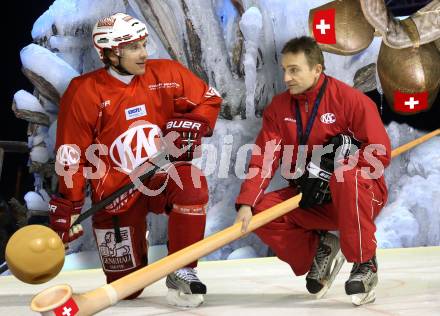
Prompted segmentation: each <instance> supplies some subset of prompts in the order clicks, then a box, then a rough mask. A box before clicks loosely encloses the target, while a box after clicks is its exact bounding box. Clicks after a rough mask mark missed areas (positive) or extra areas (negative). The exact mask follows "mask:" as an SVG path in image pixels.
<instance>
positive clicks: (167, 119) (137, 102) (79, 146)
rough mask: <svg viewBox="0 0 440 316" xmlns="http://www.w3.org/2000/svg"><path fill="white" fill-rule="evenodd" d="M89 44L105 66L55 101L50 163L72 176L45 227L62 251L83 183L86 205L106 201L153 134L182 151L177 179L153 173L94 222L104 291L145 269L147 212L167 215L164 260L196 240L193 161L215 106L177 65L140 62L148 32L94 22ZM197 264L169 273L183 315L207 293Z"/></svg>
mask: <svg viewBox="0 0 440 316" xmlns="http://www.w3.org/2000/svg"><path fill="white" fill-rule="evenodd" d="M92 36H93V44H94V47H95V48H96V51H97V52H98V54H99V56H100V58H101V60H102V61H103V63H104V64H105V67H104V68H101V69H98V70H96V71H93V72H90V73H87V74H84V75H82V76H79V77H77V78H74V79H73V80H72V81H71V83H70V85H69V87H68V89H67V91H66V92H65V94H64V95H63V97H62V100H61V104H60V112H59V116H58V131H57V144H56V148H57V163H60V164H62V165H63V168H64V169H69V170H70V169H73V170H76V172H74V173H73V175H71V174H70V173H69V174H68V175H69V176H71V180H72V181H71V183H70V184H69V179H68V176H67V175H60V177H59V194H60V196H59V197H54V198H53V199H52V200H51V201H50V210H51V212H50V224H51V226H52V228H53V229H54V230H55V231H57V232H58V233H59V235H60V236H61V237H62V239H63V241H64V242H65V243H68V242H71V241H73V240H74V239H76V238H78V237H79V236H80V235H82V228H81V227H79V226H75V227H73V228H72V229H70V225H71V224H72V223H73V221H74V220H75V218H77V216H78V215H79V214H80V211H81V208H82V206H83V201H84V197H85V188H86V175H88V178H92V179H91V180H90V184H91V192H92V201H93V202H98V201H100V200H102V199H103V198H105V197H107V196H109V195H110V194H111V193H113V192H115V191H116V190H117V189H118V188H120V187H122V186H124V185H126V184H127V183H129V181H130V177H129V174H130V173H131V172H132V171H133V170H134V169H135V168H136V167H137V166H139V165H141V164H142V163H144V162H145V161H147V160H148V159H149V158H151V156H153V155H154V154H155V153H157V151H158V148H157V147H156V143H155V141H154V139H156V138H157V137H158V135H159V134H160V133H161V131H162V132H163V134H165V135H166V134H168V133H171V132H174V133H178V134H177V135H178V137H177V139H175V144H176V146H177V147H178V148H180V149H182V150H185V152H184V153H183V154H181V155H180V156H176V157H174V160H175V163H174V167H175V170H176V171H177V174H178V179H177V180H176V179H175V177H169V174H168V173H166V172H158V173H156V174H155V175H154V176H153V177H152V178H150V179H149V180H148V181H147V183H145V187H146V188H148V189H149V190H150V191H151V192H153V193H152V194H151V195H150V196H147V195H144V194H142V193H141V192H139V191H138V190H131V191H129V192H128V193H127V194H124V195H122V196H121V197H119V198H118V199H116V200H115V202H114V203H112V204H111V205H110V206H109V207H107V208H106V209H105V210H102V211H100V212H98V213H96V214H95V215H94V216H93V218H92V223H93V230H94V236H95V239H96V243H97V245H98V249H99V252H100V257H101V261H102V268H103V271H104V273H105V275H106V278H107V282H108V283H109V282H112V281H114V280H116V279H118V278H121V277H122V276H124V275H127V274H129V273H131V272H133V271H135V270H138V269H140V268H142V267H144V266H146V265H147V242H146V238H145V236H146V215H147V212H154V213H166V214H168V216H169V223H168V250H169V253H170V254H171V253H174V252H176V251H178V250H180V249H182V248H184V247H186V246H188V245H190V244H193V243H194V242H197V241H199V240H201V239H203V236H204V229H205V222H206V205H207V203H208V187H207V183H206V179H205V177H204V175H203V174H202V171H201V170H199V169H197V168H196V167H195V166H194V165H192V164H191V160H192V159H193V156H194V154H195V152H194V148H195V146H197V145H200V143H201V138H202V137H203V136H210V135H211V134H212V132H213V129H214V125H215V122H216V119H217V116H218V113H219V110H220V105H221V102H222V99H221V97H220V96H219V95H218V93H217V92H216V90H215V89H214V88H211V87H209V86H207V85H206V84H205V83H204V82H203V81H202V80H201V79H199V78H198V77H196V76H195V75H194V74H193V73H191V72H190V71H189V70H188V69H186V68H185V67H183V66H182V65H181V64H179V63H178V62H176V61H172V60H161V59H157V60H147V51H146V43H147V41H148V31H147V27H146V25H145V24H144V23H142V22H141V21H139V20H137V19H135V18H133V17H131V16H129V15H127V14H123V13H117V14H114V15H112V16H110V17H107V18H104V19H101V20H99V21H98V22H97V23H96V25H95V27H94V29H93V34H92ZM91 144H97V145H94V146H95V147H93V146H92V147H90V145H91ZM187 145H189V146H187ZM97 155H98V156H97ZM93 158H94V159H95V162H94V160H93ZM75 168H76V169H75ZM66 172H67V171H66ZM193 179H198V181H193ZM179 182H181V186H180V185H179ZM196 266H197V262H193V263H191V264H189V265H188V266H187V267H184V268H182V269H179V270H177V271H175V272H174V273H172V274H170V275H168V277H167V280H166V285H167V287H168V288H169V289H170V290H169V294H168V296H167V298H168V301H169V302H170V303H171V304H173V305H177V306H186V307H190V306H197V305H199V304H200V303H202V302H203V294H205V293H206V286H205V285H204V284H203V283H202V282H201V281H200V280H199V278H198V277H197V274H196V270H195V269H194V268H195V267H196ZM141 292H142V290H141V291H138V292H137V293H134V294H133V295H131V296H129V297H127V299H133V298H135V297H137V296H139V295H140V294H141Z"/></svg>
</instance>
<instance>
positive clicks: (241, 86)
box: [14, 0, 440, 259]
mask: <svg viewBox="0 0 440 316" xmlns="http://www.w3.org/2000/svg"><path fill="white" fill-rule="evenodd" d="M326 2H328V1H318V0H317V1H302V0H301V1H300V0H295V1H294V0H289V1H287V0H244V1H243V2H242V3H243V8H242V9H243V10H242V11H241V12H239V11H238V10H237V8H236V7H234V5H233V4H232V2H231V1H229V0H211V1H209V0H161V1H148V0H125V1H123V0H56V1H54V3H53V5H52V6H51V7H50V8H49V9H48V10H47V11H46V12H45V13H44V14H43V15H42V16H41V17H40V18H39V19H38V20H37V21H36V22H35V24H34V28H33V30H32V36H33V38H34V40H35V42H36V43H37V44H38V45H35V44H31V45H29V46H28V47H26V48H25V49H23V51H22V52H21V58H22V63H23V65H24V67H25V68H27V69H29V70H30V72H29V73H30V74H31V76H30V77H31V78H32V79H33V83H34V85H35V86H36V87H37V89H36V90H35V91H34V92H33V95H31V94H29V93H25V92H24V91H19V93H17V94H16V96H15V98H14V101H15V103H16V106H17V109H18V110H21V111H23V112H26V111H31V112H32V113H34V115H33V116H31V119H30V120H33V121H34V123H36V124H37V125H34V129H33V130H32V132H33V134H32V136H31V137H30V139H29V143H30V146H31V147H34V148H36V149H35V150H34V149H33V151H34V155H33V157H32V164H35V165H36V167H35V168H36V170H37V171H38V172H39V173H37V174H36V182H35V184H36V191H37V192H39V195H38V194H34V193H29V194H28V196H27V201H29V202H28V207H29V208H31V207H30V206H32V205H34V206H32V207H37V206H38V207H39V208H41V207H42V205H44V204H47V199H48V196H47V194H45V191H44V190H42V188H43V186H45V187H48V184H47V183H44V181H43V178H42V177H41V176H39V174H41V173H42V172H43V171H44V168H42V166H44V164H45V163H47V162H48V161H49V162H50V160H51V159H52V160H53V153H52V150H53V144H54V135H55V130H56V113H57V104H58V103H57V102H58V101H59V97H60V95H62V93H63V92H64V90H65V88H66V81H69V80H70V79H71V78H72V77H74V76H76V75H77V74H82V73H85V72H88V71H90V70H93V69H96V68H98V67H101V66H102V65H101V63H100V61H99V59H98V56H97V55H96V53H95V51H94V49H93V47H92V45H91V36H90V35H91V29H92V27H93V24H94V23H95V21H96V20H97V19H98V18H100V17H103V16H108V15H110V14H112V13H115V12H127V13H129V14H132V15H134V16H136V17H137V18H139V19H141V20H144V21H147V23H148V25H149V31H150V39H151V41H150V43H149V47H148V50H149V54H150V58H176V59H178V60H179V61H180V62H182V63H183V64H185V65H186V66H188V67H189V68H190V69H192V70H193V71H194V72H195V73H197V74H198V75H199V76H200V77H202V78H204V79H205V80H206V81H209V83H210V85H212V86H214V87H216V88H217V89H218V90H219V91H220V93H221V94H222V96H223V97H224V99H225V102H224V105H223V108H222V112H221V117H222V118H221V119H220V120H219V121H218V124H217V127H216V129H215V133H214V136H213V137H211V138H207V139H205V145H206V149H205V150H210V151H215V152H216V157H215V159H214V158H212V156H210V158H209V159H207V158H206V156H205V157H204V158H202V159H200V160H199V161H197V162H196V163H197V164H198V165H199V166H201V167H202V168H203V169H204V170H205V173H206V174H207V175H208V182H209V187H210V203H209V210H208V223H207V229H206V235H210V234H212V233H214V232H216V231H219V230H221V229H223V228H225V227H227V226H229V225H230V224H232V223H233V221H234V218H235V207H234V200H235V197H236V195H237V194H238V192H239V188H240V183H241V180H240V179H239V178H240V175H242V174H243V170H244V166H245V164H246V160H247V158H248V156H249V153H248V154H247V155H239V152H243V153H246V151H245V149H246V148H241V145H243V144H246V143H253V141H254V139H255V136H256V133H257V132H258V130H259V127H260V124H261V120H260V119H259V117H260V115H261V111H262V109H264V107H265V106H266V104H267V103H268V102H269V101H270V100H271V98H272V97H273V95H274V94H276V93H279V92H281V91H283V90H284V84H283V82H282V73H281V71H280V67H279V64H278V63H279V57H280V54H279V52H280V50H281V48H282V46H283V44H284V43H285V42H286V41H287V40H288V39H290V38H292V37H295V36H300V35H304V34H308V28H307V19H308V12H309V10H310V9H311V8H312V7H317V6H320V5H322V4H324V3H326ZM239 9H240V8H239ZM238 30H240V31H241V32H239V31H238ZM379 45H380V39H377V38H376V39H375V40H374V41H373V43H372V44H371V46H370V47H369V48H368V49H366V50H365V51H363V52H362V53H360V54H358V55H355V56H352V57H343V56H338V55H333V54H328V53H325V60H326V67H327V71H326V72H327V73H328V74H329V75H332V76H334V77H336V78H338V79H340V80H342V81H344V82H346V83H348V84H350V85H352V84H353V76H354V74H355V72H356V71H357V70H358V69H359V68H361V67H363V66H366V65H368V64H370V63H372V62H375V61H376V59H377V53H378V50H379ZM60 78H61V79H60ZM39 105H41V106H39ZM26 113H27V112H26ZM35 113H38V115H37V116H36V115H35ZM245 117H247V119H243V118H245ZM37 119H38V120H37ZM36 120H37V121H36ZM387 129H388V132H389V134H390V137H391V138H392V144H393V146H394V147H396V146H398V145H401V144H404V143H406V142H407V141H410V140H412V139H415V138H416V137H418V136H420V135H422V133H421V132H418V131H416V130H413V129H411V128H409V127H407V126H406V125H398V124H394V123H392V124H390V125H389V126H388V127H387ZM439 145H440V139H439V138H438V137H437V138H436V139H434V140H431V141H430V142H428V143H426V144H423V145H421V146H419V147H418V148H417V149H415V150H413V151H411V152H410V153H407V154H404V155H402V156H400V157H398V158H396V159H394V161H393V163H392V166H391V167H390V168H388V170H386V178H387V182H388V185H389V190H390V197H389V202H388V205H387V206H386V207H385V209H384V210H383V212H382V214H381V216H379V218H378V219H377V224H378V231H377V239H378V243H379V247H401V246H403V247H409V246H420V245H439V239H440V237H439V235H440V151H439V150H438V148H439ZM240 148H241V149H240ZM237 157H239V158H237ZM228 162H229V164H228ZM220 165H222V166H224V165H226V166H227V167H225V168H219V166H220ZM42 170H43V171H42ZM237 177H238V178H237ZM284 185H286V182H285V181H284V180H282V179H281V178H280V177H279V176H277V177H276V178H275V179H274V180H273V183H272V185H271V187H270V190H272V189H275V188H279V187H282V186H284ZM52 189H53V188H52ZM35 205H37V206H35ZM166 220H167V219H166V217H165V216H155V215H154V216H151V217H150V218H149V227H150V230H151V234H150V242H151V244H163V243H165V242H166ZM85 230H86V235H85V237H84V238H82V240H80V241H76V242H75V243H74V244H73V245H72V247H71V251H79V250H87V249H94V248H95V245H94V241H93V237H92V233H91V227H90V221H88V222H87V223H85ZM267 253H268V249H267V247H265V246H264V245H262V243H261V242H260V241H259V239H258V238H257V237H255V236H254V235H253V234H251V235H249V236H248V237H246V238H244V239H242V240H239V241H236V242H233V243H232V244H230V245H227V246H225V247H224V248H222V249H220V250H219V251H216V252H214V253H213V254H211V255H209V256H207V259H226V258H228V257H230V258H237V257H252V256H264V255H267Z"/></svg>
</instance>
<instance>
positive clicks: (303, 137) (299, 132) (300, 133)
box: [295, 76, 327, 145]
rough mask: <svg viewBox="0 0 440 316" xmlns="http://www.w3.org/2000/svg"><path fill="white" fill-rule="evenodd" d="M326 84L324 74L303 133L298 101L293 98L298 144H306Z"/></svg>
mask: <svg viewBox="0 0 440 316" xmlns="http://www.w3.org/2000/svg"><path fill="white" fill-rule="evenodd" d="M326 86H327V76H325V79H324V83H323V84H322V86H321V89H319V92H318V96H317V97H316V100H315V104H314V105H313V110H312V115H311V116H310V118H309V120H308V121H307V126H306V132H305V133H304V134H303V124H302V119H301V113H300V110H299V102H298V100H295V113H296V132H297V133H296V134H297V138H298V144H299V145H306V144H307V141H308V139H309V136H310V132H311V131H312V126H313V122H314V121H315V118H316V115H317V114H318V107H319V104H320V103H321V99H322V96H323V95H324V91H325V88H326Z"/></svg>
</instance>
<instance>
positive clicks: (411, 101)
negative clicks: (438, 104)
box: [394, 90, 428, 114]
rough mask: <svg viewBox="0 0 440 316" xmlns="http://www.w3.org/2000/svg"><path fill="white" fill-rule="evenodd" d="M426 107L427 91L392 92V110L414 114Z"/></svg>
mask: <svg viewBox="0 0 440 316" xmlns="http://www.w3.org/2000/svg"><path fill="white" fill-rule="evenodd" d="M427 109H428V92H427V91H425V92H419V93H402V92H400V91H398V90H397V91H395V92H394V110H395V111H396V112H400V113H405V114H408V113H409V114H415V113H418V112H421V111H424V110H427Z"/></svg>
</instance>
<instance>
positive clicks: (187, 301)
mask: <svg viewBox="0 0 440 316" xmlns="http://www.w3.org/2000/svg"><path fill="white" fill-rule="evenodd" d="M166 285H167V288H168V294H167V302H168V303H169V304H170V305H174V306H178V307H197V306H199V305H200V304H202V303H203V295H204V294H206V285H205V284H203V283H202V281H200V280H199V278H198V277H197V273H196V271H195V270H194V269H193V268H182V269H179V270H177V271H176V272H173V273H171V274H169V275H168V276H167V279H166Z"/></svg>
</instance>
